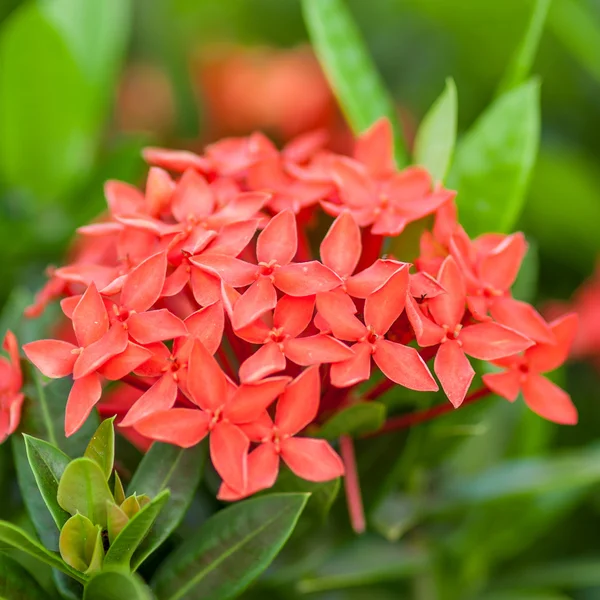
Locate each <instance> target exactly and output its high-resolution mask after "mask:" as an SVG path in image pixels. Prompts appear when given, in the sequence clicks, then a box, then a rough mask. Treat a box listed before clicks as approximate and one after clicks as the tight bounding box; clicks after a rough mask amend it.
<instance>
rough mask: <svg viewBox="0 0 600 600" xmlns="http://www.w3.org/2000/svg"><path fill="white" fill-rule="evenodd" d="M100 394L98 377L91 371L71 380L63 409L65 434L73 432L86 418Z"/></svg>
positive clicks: (100, 388)
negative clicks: (69, 390) (65, 405)
mask: <svg viewBox="0 0 600 600" xmlns="http://www.w3.org/2000/svg"><path fill="white" fill-rule="evenodd" d="M100 396H102V386H101V385H100V377H98V375H97V374H96V373H92V374H91V375H88V376H86V377H83V378H81V379H78V380H77V381H75V382H73V387H72V388H71V392H70V393H69V397H68V399H67V407H66V409H65V435H66V436H67V437H69V436H70V435H72V434H73V433H75V432H76V431H77V430H78V429H79V428H80V427H81V426H82V425H83V424H84V423H85V420H86V419H87V418H88V416H89V414H90V413H91V412H92V409H93V408H94V406H95V405H96V404H97V402H98V400H100Z"/></svg>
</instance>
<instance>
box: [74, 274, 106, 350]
mask: <svg viewBox="0 0 600 600" xmlns="http://www.w3.org/2000/svg"><path fill="white" fill-rule="evenodd" d="M73 330H74V331H75V336H76V338H77V342H78V344H79V345H80V346H89V345H90V344H92V343H93V342H96V341H97V340H99V339H100V338H101V337H102V336H103V335H104V334H105V333H106V332H107V331H108V314H107V313H106V307H105V306H104V302H103V301H102V296H100V294H99V293H98V290H97V289H96V286H95V285H94V283H91V284H90V286H89V287H88V289H87V290H86V291H85V294H83V296H81V300H79V302H78V303H77V306H76V307H75V309H74V310H73Z"/></svg>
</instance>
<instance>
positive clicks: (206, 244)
mask: <svg viewBox="0 0 600 600" xmlns="http://www.w3.org/2000/svg"><path fill="white" fill-rule="evenodd" d="M144 156H145V158H146V160H147V162H149V163H150V165H151V167H150V170H149V173H148V179H147V182H146V185H145V189H144V191H140V190H138V189H137V188H134V187H133V186H130V185H128V184H123V183H119V182H110V183H109V184H107V186H106V196H107V206H108V209H107V213H106V214H105V215H103V216H102V218H101V219H99V220H98V221H97V222H94V223H91V224H89V225H86V226H84V227H82V228H81V229H80V233H81V236H82V237H81V241H80V243H79V244H78V246H77V248H76V249H75V252H74V253H73V258H72V262H71V264H69V265H66V266H64V267H62V268H58V269H53V270H52V272H51V279H50V282H49V284H48V285H47V287H46V288H45V290H44V291H43V293H41V294H40V296H39V297H38V299H37V301H36V304H35V306H34V307H33V308H32V309H31V310H30V311H29V312H30V314H38V313H39V312H40V311H41V310H42V309H43V306H44V305H45V304H46V303H47V302H49V301H50V300H52V299H53V298H55V297H59V296H61V295H62V296H64V298H63V300H62V301H61V307H62V309H63V312H64V314H65V316H66V318H67V319H68V320H69V321H70V322H71V323H72V328H73V333H74V339H75V343H72V342H71V341H67V340H63V339H55V340H39V341H35V342H32V343H30V344H26V345H25V346H24V351H25V354H26V356H27V357H28V358H29V360H30V361H31V362H32V363H34V364H35V365H36V366H37V367H38V368H39V370H40V371H42V373H43V374H44V375H46V376H48V377H51V378H57V377H66V376H72V378H73V387H72V390H71V393H70V395H69V398H68V400H67V407H66V421H65V430H66V433H67V434H68V435H70V434H72V433H74V432H75V431H77V430H78V429H79V428H80V427H81V425H82V424H83V422H84V421H85V420H86V418H87V416H88V415H89V413H90V411H91V410H92V409H93V408H94V406H95V405H96V404H98V402H101V401H102V400H103V398H102V396H103V388H104V387H105V383H106V382H110V389H106V397H105V398H104V401H105V403H102V402H101V405H100V408H101V411H100V412H101V414H103V415H105V416H111V415H114V414H118V417H119V419H121V420H120V425H121V426H122V427H123V429H122V431H123V432H130V431H133V432H134V435H135V442H136V443H137V444H138V445H140V446H144V445H146V444H147V443H148V442H150V441H152V440H158V441H162V442H167V443H170V444H174V445H178V446H181V447H190V446H195V445H196V444H198V443H199V442H200V441H201V440H203V439H204V438H208V440H209V447H210V457H211V461H212V463H213V466H214V467H215V470H216V471H217V473H218V474H219V475H220V477H221V479H222V486H221V489H220V492H219V497H220V498H221V499H224V500H235V499H239V498H242V497H246V496H248V495H251V494H253V493H255V492H257V491H259V490H262V489H265V488H268V487H270V486H272V485H273V483H274V482H275V480H276V478H277V474H278V471H279V465H280V463H281V461H283V463H285V464H286V465H287V466H288V467H289V469H290V470H291V471H293V472H294V473H295V474H296V475H297V476H299V477H301V478H304V479H307V480H310V481H326V480H329V479H333V478H336V477H339V476H340V475H342V474H343V473H344V471H345V468H347V467H348V465H347V464H346V463H347V461H348V460H350V459H349V458H348V456H347V453H345V454H344V453H343V454H344V461H342V459H341V458H340V457H339V456H338V455H337V453H336V451H335V450H334V446H335V443H334V444H333V445H332V444H330V443H329V442H327V441H325V440H324V439H319V437H318V436H319V427H320V425H321V424H323V422H324V421H325V420H326V419H328V418H329V417H331V416H335V415H336V414H337V413H338V412H339V411H341V410H342V409H345V408H347V407H348V406H349V405H352V403H354V402H356V401H358V400H359V399H360V398H361V392H362V388H359V387H358V386H359V385H362V384H363V382H365V381H367V380H369V379H371V377H372V376H373V377H374V378H378V379H379V380H380V381H379V382H378V384H377V385H376V386H371V388H370V389H369V391H368V392H366V393H365V394H364V400H365V401H367V400H368V399H373V398H375V397H377V395H378V394H381V393H383V391H385V390H386V389H389V388H390V387H393V386H398V387H399V388H402V387H404V388H408V389H411V390H416V391H422V392H434V391H437V390H438V383H437V382H436V379H435V378H434V375H432V373H431V371H430V367H429V366H428V362H429V361H431V360H432V359H434V357H435V360H433V371H434V373H435V375H437V378H438V380H439V383H440V384H441V387H442V388H443V390H444V392H445V394H446V395H447V397H448V398H449V400H450V402H451V403H452V405H454V406H455V407H458V406H459V405H460V404H461V403H462V402H463V400H464V399H465V396H466V394H467V392H468V389H469V387H470V385H471V382H472V379H473V376H474V369H473V366H472V365H471V363H470V360H469V359H468V358H467V357H471V358H472V359H477V360H481V361H488V362H492V363H494V364H495V365H499V366H502V367H504V368H506V369H507V371H506V372H504V373H493V374H488V375H486V376H485V377H484V382H485V384H486V385H487V386H488V388H487V391H486V392H485V393H489V391H494V392H496V393H498V394H500V395H502V396H504V397H507V398H509V399H510V400H513V399H514V398H515V397H516V395H517V394H518V392H519V391H522V392H523V395H524V397H525V401H526V402H527V403H528V404H529V406H530V407H531V408H532V409H533V410H535V411H536V412H538V413H540V414H541V415H542V416H544V417H546V418H549V419H551V420H554V421H558V422H562V423H573V422H575V420H576V411H575V409H574V407H573V406H572V404H571V403H570V401H569V400H568V398H567V397H566V395H565V393H564V392H561V391H560V390H559V389H558V388H556V387H555V386H554V385H553V384H551V383H550V382H549V381H547V380H546V379H544V378H543V377H542V376H541V375H540V373H542V372H547V371H549V370H552V369H554V368H556V367H557V366H558V365H559V364H560V363H561V362H563V361H564V360H565V359H566V356H567V353H568V349H569V347H570V343H571V339H572V338H571V334H570V333H568V332H569V331H571V328H572V327H573V325H572V321H571V320H570V318H567V319H566V320H565V321H562V322H558V323H551V324H547V323H546V322H545V321H544V320H543V318H542V317H541V316H540V315H539V314H538V313H537V311H535V309H534V308H533V307H531V306H530V305H528V304H526V303H523V302H520V301H518V300H516V299H514V298H513V297H512V295H511V291H510V288H511V286H512V284H513V282H514V280H515V278H516V275H517V273H518V271H519V268H520V265H521V261H522V258H523V255H524V253H525V251H526V242H525V239H524V237H523V236H522V235H521V234H513V235H499V234H486V235H484V236H481V237H479V238H477V239H475V240H471V239H470V238H469V237H468V236H467V234H466V233H465V232H464V230H463V229H462V227H461V226H460V224H459V222H458V220H457V214H456V207H455V205H454V196H455V192H453V191H451V190H448V189H445V188H444V187H443V186H442V185H441V184H440V183H437V182H433V181H432V179H431V177H430V175H429V174H428V173H427V172H426V171H425V170H424V169H423V168H421V167H409V168H407V169H404V170H398V169H397V168H396V166H395V164H394V161H393V154H392V135H391V129H390V125H389V123H388V122H387V121H385V120H382V121H380V122H378V123H376V124H375V125H374V126H373V128H371V129H370V130H369V131H367V132H366V133H365V134H364V135H363V136H361V138H360V139H359V140H358V141H357V143H356V147H355V150H354V152H353V155H352V156H341V155H337V154H334V153H332V152H329V151H327V150H324V149H323V140H322V136H321V135H320V134H314V135H313V134H307V135H304V136H302V137H301V138H300V139H298V140H294V141H292V142H290V143H288V144H287V146H286V147H285V148H284V149H283V150H281V151H279V150H277V148H276V147H275V146H274V144H272V143H271V142H270V141H269V140H268V139H267V138H266V137H265V136H264V135H262V134H260V133H256V134H253V135H251V136H249V137H248V138H232V139H226V140H222V141H220V142H217V143H215V144H213V145H211V146H209V147H208V148H207V149H206V151H205V153H204V154H203V155H197V154H194V153H191V152H187V151H185V152H183V151H175V150H164V149H157V148H153V149H149V150H147V151H145V153H144ZM427 216H433V217H434V226H433V228H432V229H431V230H428V229H426V228H425V224H426V223H427V222H428V221H426V220H422V219H423V217H427ZM332 217H333V222H332ZM417 220H421V223H422V224H423V228H424V229H425V231H424V233H423V234H422V237H421V253H420V255H419V256H418V257H417V259H416V260H415V261H414V265H413V264H409V263H407V262H402V261H401V260H398V259H397V258H396V257H394V256H393V255H389V254H386V255H384V254H383V252H384V249H385V248H387V247H392V248H393V247H394V245H393V244H392V245H388V244H387V243H386V240H385V238H386V237H388V238H389V237H395V236H398V235H401V233H402V231H403V229H404V227H405V226H406V225H407V224H408V223H411V222H413V221H417ZM384 236H385V237H384ZM317 250H318V252H317ZM12 339H13V338H10V340H12ZM69 339H70V340H71V339H73V337H70V338H69ZM10 340H9V341H8V342H7V348H8V349H9V352H10V353H11V356H13V359H12V360H13V363H12V364H13V367H9V366H7V365H9V363H6V362H2V363H0V365H2V369H3V370H7V371H8V370H9V369H10V373H12V375H11V376H10V377H9V378H5V380H6V381H8V382H9V383H8V387H7V388H6V389H7V390H8V391H7V392H4V393H3V396H2V398H3V410H4V411H5V412H3V414H5V415H6V414H9V415H10V416H9V417H5V418H4V421H3V423H5V425H4V426H3V427H4V429H3V431H5V432H6V433H8V432H10V431H12V430H14V427H15V422H16V420H18V407H19V406H20V402H21V400H22V396H21V395H20V392H19V387H20V372H19V371H18V370H17V369H18V362H16V360H17V359H16V358H14V357H16V350H15V348H16V343H15V342H14V341H10ZM106 387H108V386H106ZM374 390H375V391H374ZM485 393H482V391H481V390H478V391H477V392H475V394H477V395H478V397H482V396H483V395H485ZM6 398H8V400H6V401H5V399H6ZM106 401H108V402H107V403H106ZM10 407H14V408H10ZM7 409H8V413H7V412H6V410H7ZM11 410H12V411H13V412H10V411H11ZM110 411H112V412H110ZM315 436H316V437H315ZM342 451H343V448H342ZM348 470H349V472H350V471H351V469H348Z"/></svg>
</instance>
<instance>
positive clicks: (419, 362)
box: [373, 340, 439, 392]
mask: <svg viewBox="0 0 600 600" xmlns="http://www.w3.org/2000/svg"><path fill="white" fill-rule="evenodd" d="M373 360H374V361H375V363H376V364H377V366H378V367H379V368H380V369H381V372H382V373H383V374H384V375H385V376H386V377H387V378H388V379H391V380H392V381H394V382H395V383H398V384H400V385H402V386H404V387H406V388H408V389H410V390H417V391H419V392H437V390H438V389H439V388H438V385H437V383H436V382H435V379H434V378H433V377H432V376H431V373H430V372H429V369H428V368H427V365H426V364H425V361H424V360H423V359H422V358H421V357H420V356H419V353H418V352H417V351H416V350H415V349H414V348H409V347H408V346H403V345H402V344H396V343H395V342H390V341H389V340H378V341H377V343H376V344H375V352H374V354H373Z"/></svg>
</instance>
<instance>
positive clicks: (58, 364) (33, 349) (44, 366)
mask: <svg viewBox="0 0 600 600" xmlns="http://www.w3.org/2000/svg"><path fill="white" fill-rule="evenodd" d="M76 348H77V347H76V346H74V345H73V344H69V343H68V342H63V341H61V340H38V341H36V342H31V343H29V344H25V345H24V346H23V352H25V355H26V356H27V358H28V359H29V360H30V361H31V362H32V363H33V364H34V365H35V366H36V367H37V368H38V369H39V370H40V371H41V372H42V373H43V374H44V375H45V376H46V377H52V379H58V378H60V377H66V376H67V375H70V374H71V373H72V372H73V366H74V365H75V361H76V360H77V354H75V353H73V352H72V350H75V349H76Z"/></svg>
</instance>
